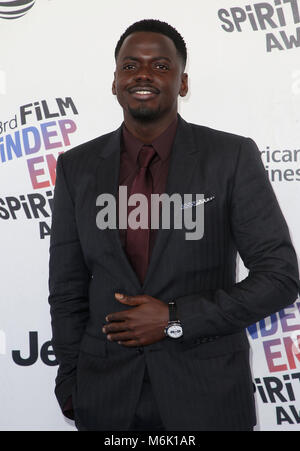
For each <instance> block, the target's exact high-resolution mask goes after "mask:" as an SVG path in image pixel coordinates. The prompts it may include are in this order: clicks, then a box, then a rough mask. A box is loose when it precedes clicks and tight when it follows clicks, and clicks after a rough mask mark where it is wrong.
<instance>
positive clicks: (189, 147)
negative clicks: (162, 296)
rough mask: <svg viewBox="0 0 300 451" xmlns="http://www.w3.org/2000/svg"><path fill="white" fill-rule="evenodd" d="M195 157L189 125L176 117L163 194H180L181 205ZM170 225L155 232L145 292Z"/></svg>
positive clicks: (168, 233) (166, 239) (163, 246)
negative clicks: (174, 133) (175, 127)
mask: <svg viewBox="0 0 300 451" xmlns="http://www.w3.org/2000/svg"><path fill="white" fill-rule="evenodd" d="M196 156H197V150H196V149H195V144H194V140H193V136H192V133H191V130H190V125H189V124H188V123H187V122H186V121H184V120H183V119H182V117H181V116H180V115H178V126H177V131H176V135H175V139H174V144H173V148H172V153H171V159H170V164H169V170H168V176H167V182H166V189H165V193H166V194H168V195H169V196H171V195H172V194H174V193H178V194H180V195H181V197H182V203H183V195H184V194H188V193H192V192H193V191H191V190H190V186H191V183H192V180H193V174H194V171H195V169H196ZM170 223H171V228H170V229H161V228H160V229H159V230H158V231H157V235H156V240H155V244H154V248H153V252H152V255H151V259H150V262H149V266H148V271H147V274H146V278H145V281H144V284H143V287H142V288H143V290H145V291H146V290H147V287H148V286H149V285H150V282H151V275H152V274H153V271H154V270H155V269H157V268H159V261H160V257H161V254H162V252H163V250H164V249H165V247H166V245H167V242H168V240H169V238H170V235H171V233H172V218H171V221H170Z"/></svg>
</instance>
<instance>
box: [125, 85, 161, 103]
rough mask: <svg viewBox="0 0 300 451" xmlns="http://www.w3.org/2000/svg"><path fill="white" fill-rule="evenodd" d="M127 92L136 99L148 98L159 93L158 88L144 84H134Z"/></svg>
mask: <svg viewBox="0 0 300 451" xmlns="http://www.w3.org/2000/svg"><path fill="white" fill-rule="evenodd" d="M129 93H130V94H131V95H132V97H134V98H135V99H138V100H150V99H153V98H154V97H156V96H157V95H158V94H159V91H158V89H156V88H153V87H151V88H150V87H148V86H147V87H146V86H135V87H134V88H131V89H129Z"/></svg>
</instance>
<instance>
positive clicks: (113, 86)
mask: <svg viewBox="0 0 300 451" xmlns="http://www.w3.org/2000/svg"><path fill="white" fill-rule="evenodd" d="M112 93H113V95H114V96H116V95H117V91H116V72H114V81H113V84H112Z"/></svg>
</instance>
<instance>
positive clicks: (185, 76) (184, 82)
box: [179, 73, 189, 97]
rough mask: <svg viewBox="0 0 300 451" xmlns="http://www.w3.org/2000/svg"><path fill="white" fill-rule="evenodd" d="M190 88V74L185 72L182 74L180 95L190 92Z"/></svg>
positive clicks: (183, 95)
mask: <svg viewBox="0 0 300 451" xmlns="http://www.w3.org/2000/svg"><path fill="white" fill-rule="evenodd" d="M188 90H189V86H188V74H186V73H183V74H182V76H181V85H180V91H179V95H180V97H185V96H186V95H187V93H188Z"/></svg>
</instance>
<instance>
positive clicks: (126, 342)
mask: <svg viewBox="0 0 300 451" xmlns="http://www.w3.org/2000/svg"><path fill="white" fill-rule="evenodd" d="M118 343H119V345H122V346H125V347H127V348H136V347H138V346H141V344H140V342H139V340H118Z"/></svg>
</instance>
